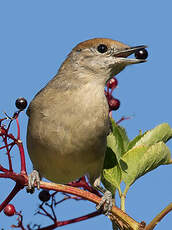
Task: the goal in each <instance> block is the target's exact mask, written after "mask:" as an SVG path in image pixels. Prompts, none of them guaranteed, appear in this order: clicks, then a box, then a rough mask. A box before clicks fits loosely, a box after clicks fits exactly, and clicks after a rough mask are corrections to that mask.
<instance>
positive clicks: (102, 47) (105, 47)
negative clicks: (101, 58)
mask: <svg viewBox="0 0 172 230" xmlns="http://www.w3.org/2000/svg"><path fill="white" fill-rule="evenodd" d="M97 50H98V51H99V53H106V51H107V50H108V48H107V46H106V45H104V44H100V45H98V47H97Z"/></svg>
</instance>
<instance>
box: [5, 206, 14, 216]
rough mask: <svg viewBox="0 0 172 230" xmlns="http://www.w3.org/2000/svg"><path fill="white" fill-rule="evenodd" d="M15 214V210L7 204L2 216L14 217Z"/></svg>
mask: <svg viewBox="0 0 172 230" xmlns="http://www.w3.org/2000/svg"><path fill="white" fill-rule="evenodd" d="M15 213H16V209H15V207H14V205H12V204H7V206H6V207H5V208H4V214H5V215H6V216H14V214H15Z"/></svg>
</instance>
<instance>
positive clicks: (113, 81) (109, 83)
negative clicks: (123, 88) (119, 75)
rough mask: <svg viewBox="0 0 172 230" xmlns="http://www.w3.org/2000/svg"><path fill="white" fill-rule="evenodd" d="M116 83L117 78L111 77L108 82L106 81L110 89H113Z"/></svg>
mask: <svg viewBox="0 0 172 230" xmlns="http://www.w3.org/2000/svg"><path fill="white" fill-rule="evenodd" d="M117 85H118V80H117V79H116V78H115V77H114V78H112V79H110V80H109V81H108V82H107V87H108V88H110V89H112V88H113V89H114V88H116V87H117Z"/></svg>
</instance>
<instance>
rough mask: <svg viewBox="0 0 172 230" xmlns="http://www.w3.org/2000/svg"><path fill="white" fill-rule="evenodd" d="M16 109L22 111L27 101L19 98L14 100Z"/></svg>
mask: <svg viewBox="0 0 172 230" xmlns="http://www.w3.org/2000/svg"><path fill="white" fill-rule="evenodd" d="M15 104H16V107H17V109H20V110H24V109H25V108H26V107H27V101H26V99H25V98H24V97H19V98H17V100H16V103H15Z"/></svg>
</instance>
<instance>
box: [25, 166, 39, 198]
mask: <svg viewBox="0 0 172 230" xmlns="http://www.w3.org/2000/svg"><path fill="white" fill-rule="evenodd" d="M35 184H36V187H37V188H38V189H40V175H39V172H38V171H37V170H35V169H34V170H33V171H32V172H31V174H30V175H29V176H28V186H27V188H26V190H27V192H28V193H34V191H35Z"/></svg>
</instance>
